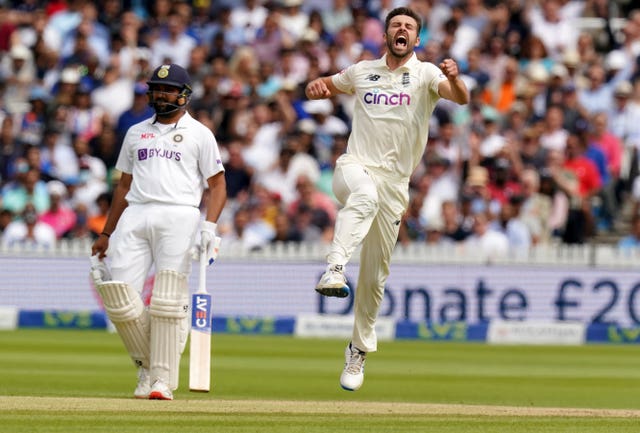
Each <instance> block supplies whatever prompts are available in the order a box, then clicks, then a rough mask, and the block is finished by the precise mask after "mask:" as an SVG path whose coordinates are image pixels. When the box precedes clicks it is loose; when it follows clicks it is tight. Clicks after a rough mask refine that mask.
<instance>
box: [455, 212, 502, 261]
mask: <svg viewBox="0 0 640 433" xmlns="http://www.w3.org/2000/svg"><path fill="white" fill-rule="evenodd" d="M473 217H474V222H473V232H472V233H471V235H469V237H467V238H466V239H465V240H464V241H463V245H464V248H465V251H468V252H472V251H473V254H474V255H476V256H477V257H480V258H481V259H482V260H486V261H489V262H492V261H494V260H496V259H506V258H507V257H509V239H508V238H507V235H505V234H504V233H502V232H501V231H498V230H496V229H495V228H492V227H491V220H490V218H489V216H488V215H487V214H486V213H485V212H478V213H475V214H474V215H473Z"/></svg>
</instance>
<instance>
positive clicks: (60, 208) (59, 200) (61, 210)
mask: <svg viewBox="0 0 640 433" xmlns="http://www.w3.org/2000/svg"><path fill="white" fill-rule="evenodd" d="M47 191H49V197H50V202H51V203H50V205H49V209H48V210H46V211H45V212H44V213H42V214H41V215H40V216H39V218H38V219H39V220H40V221H41V222H43V223H45V224H48V225H49V226H51V228H52V229H53V230H54V232H55V234H56V238H57V239H61V238H63V237H64V235H65V234H66V233H67V232H68V231H69V230H71V229H72V228H73V226H74V225H75V224H76V214H75V212H74V211H73V209H72V208H71V206H69V204H68V202H67V199H68V194H67V187H66V186H65V185H64V183H62V182H60V181H59V180H52V181H49V182H47Z"/></svg>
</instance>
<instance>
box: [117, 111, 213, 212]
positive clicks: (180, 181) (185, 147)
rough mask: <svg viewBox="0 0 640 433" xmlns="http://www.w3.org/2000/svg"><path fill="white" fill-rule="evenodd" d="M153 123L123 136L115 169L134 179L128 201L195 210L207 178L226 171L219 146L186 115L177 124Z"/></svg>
mask: <svg viewBox="0 0 640 433" xmlns="http://www.w3.org/2000/svg"><path fill="white" fill-rule="evenodd" d="M154 119H155V116H154V117H152V118H150V119H147V120H144V121H142V122H140V123H137V124H135V125H133V126H131V128H129V130H128V131H127V134H126V135H125V138H124V142H123V144H122V149H121V150H120V155H119V156H118V161H117V163H116V168H117V169H118V170H120V171H122V172H124V173H128V174H131V175H133V181H132V183H131V189H130V190H129V192H128V193H127V196H126V199H127V201H128V202H129V203H136V204H143V203H166V204H178V205H187V206H195V207H198V206H199V205H200V200H201V198H202V193H203V191H204V188H205V186H206V180H207V179H208V178H209V177H211V176H214V175H215V174H217V173H219V172H221V171H224V167H223V165H222V158H221V157H220V149H219V148H218V143H217V142H216V139H215V137H214V135H213V133H212V132H211V130H210V129H209V128H207V127H206V126H204V125H203V124H202V123H200V122H198V121H197V120H195V119H194V118H193V117H191V116H190V115H189V113H185V114H184V116H182V117H181V118H180V120H178V122H177V123H176V124H175V126H173V125H170V126H169V125H162V124H160V123H154Z"/></svg>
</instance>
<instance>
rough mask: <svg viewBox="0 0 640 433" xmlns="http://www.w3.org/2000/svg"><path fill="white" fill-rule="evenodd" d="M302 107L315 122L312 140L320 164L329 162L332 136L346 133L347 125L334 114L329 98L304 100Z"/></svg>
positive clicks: (347, 130) (347, 131)
mask: <svg viewBox="0 0 640 433" xmlns="http://www.w3.org/2000/svg"><path fill="white" fill-rule="evenodd" d="M302 109H303V110H304V112H305V113H306V115H307V116H309V117H310V118H311V119H312V120H313V121H314V122H315V139H314V142H313V145H314V148H315V153H316V155H317V157H318V161H319V163H320V166H324V165H326V164H327V163H329V159H330V155H331V145H332V143H333V137H334V136H336V135H347V134H348V133H349V126H348V125H347V123H346V122H345V121H344V120H342V119H341V118H339V117H338V116H336V115H335V114H334V111H335V107H334V105H333V102H332V101H331V100H329V99H314V100H308V101H304V102H303V104H302Z"/></svg>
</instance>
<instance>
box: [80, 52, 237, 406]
mask: <svg viewBox="0 0 640 433" xmlns="http://www.w3.org/2000/svg"><path fill="white" fill-rule="evenodd" d="M147 84H148V86H149V91H148V99H149V105H150V106H152V107H153V109H154V111H155V115H154V116H152V117H151V118H149V119H147V120H144V121H142V122H140V123H138V124H135V125H133V126H132V127H131V128H130V129H129V130H128V131H127V133H126V135H125V138H124V141H123V144H122V149H121V151H120V154H119V156H118V160H117V163H116V169H118V170H119V171H120V172H122V176H121V178H120V181H119V182H118V184H117V186H116V188H115V191H114V196H113V202H112V204H111V208H110V210H109V214H108V217H107V221H106V223H105V227H104V230H103V232H102V234H101V235H100V237H99V238H98V239H97V240H96V241H95V242H94V244H93V246H92V249H91V250H92V255H93V256H97V258H98V259H104V258H105V257H107V258H108V262H109V267H110V272H111V275H110V278H108V280H107V281H102V282H98V284H97V289H98V292H99V293H100V296H101V297H102V300H103V303H104V308H105V310H106V312H107V315H108V317H109V319H110V320H111V322H112V323H113V324H114V326H115V328H116V329H117V331H118V334H119V335H120V338H121V339H122V342H123V343H124V346H125V348H126V350H127V351H128V352H129V355H130V356H131V359H132V360H133V362H134V364H135V365H136V366H137V367H138V383H137V386H136V388H135V391H134V397H136V398H143V399H156V400H172V399H173V391H174V390H176V389H177V388H178V377H179V366H180V358H181V356H182V352H183V350H184V347H185V345H186V340H187V336H188V335H189V289H188V286H187V281H188V277H189V274H190V273H191V268H192V247H193V245H194V243H195V240H196V238H197V236H198V234H200V239H201V242H200V248H201V253H203V254H207V257H211V258H213V254H214V251H213V250H214V239H215V238H216V222H217V220H218V217H219V216H220V213H221V212H222V209H223V207H224V205H225V202H226V199H227V195H226V183H225V177H224V167H223V165H222V160H221V157H220V150H219V148H218V144H217V142H216V139H215V137H214V135H213V133H212V132H211V130H210V129H209V128H207V127H206V126H205V125H203V124H202V123H200V122H199V121H197V120H195V119H194V118H193V117H191V115H190V114H189V113H188V111H187V106H188V104H189V101H190V99H191V92H192V90H191V79H190V77H189V74H188V73H187V71H186V70H185V69H184V68H182V67H181V66H179V65H177V64H163V65H160V66H158V67H157V68H156V69H155V70H154V71H153V74H152V75H151V77H150V78H149V80H148V81H147ZM205 190H206V195H207V196H206V197H205V200H204V202H206V203H207V209H206V215H205V218H204V220H202V218H201V211H200V204H201V202H202V201H203V193H205ZM198 231H199V233H198ZM152 267H154V269H155V272H156V277H155V282H154V286H153V292H152V295H151V300H150V302H149V306H148V308H145V306H144V304H143V302H142V299H141V297H140V294H141V291H142V288H143V285H144V281H145V278H146V276H147V274H148V273H149V271H150V270H151V268H152Z"/></svg>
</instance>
